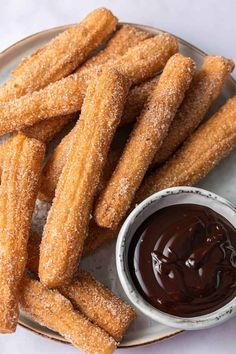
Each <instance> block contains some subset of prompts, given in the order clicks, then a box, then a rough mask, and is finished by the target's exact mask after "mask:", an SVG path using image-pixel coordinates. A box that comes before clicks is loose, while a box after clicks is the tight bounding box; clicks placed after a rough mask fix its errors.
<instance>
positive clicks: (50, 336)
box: [0, 22, 236, 349]
mask: <svg viewBox="0 0 236 354" xmlns="http://www.w3.org/2000/svg"><path fill="white" fill-rule="evenodd" d="M121 25H130V26H134V27H137V28H139V29H141V30H144V31H148V32H151V33H158V32H159V33H163V32H165V33H169V34H170V35H172V36H174V37H175V38H177V39H178V41H179V42H180V43H182V44H184V45H186V46H187V47H189V48H190V49H192V50H194V51H195V52H198V53H199V54H200V55H201V56H203V57H204V56H206V55H208V54H207V53H206V52H205V51H203V50H202V49H200V48H198V47H196V46H195V45H193V44H192V43H190V42H188V41H186V40H184V39H182V38H181V37H178V36H176V35H175V34H173V33H171V32H168V31H164V30H162V29H160V28H157V27H154V26H150V25H143V24H139V23H133V22H118V28H119V27H120V26H121ZM70 26H73V24H68V25H61V26H56V27H51V28H48V29H46V30H42V31H39V32H36V33H33V34H31V35H29V36H27V37H24V38H22V39H20V40H19V41H17V42H15V43H13V44H12V45H10V46H9V47H7V48H5V49H4V50H2V51H1V52H0V61H1V59H2V58H3V57H4V56H5V55H8V54H10V52H11V50H14V49H16V48H18V47H21V45H23V44H24V45H25V44H27V42H28V43H30V42H31V41H32V40H35V39H36V38H37V37H44V36H45V35H46V34H50V33H53V32H58V31H63V30H66V29H67V28H69V27H70ZM229 80H230V81H231V82H232V84H233V85H234V86H235V90H236V79H234V77H233V76H232V75H230V76H229ZM18 324H19V325H20V326H21V327H23V328H25V329H27V330H29V331H31V332H33V333H35V334H38V335H40V336H42V337H44V338H48V339H51V340H54V341H57V342H59V343H63V344H67V345H71V344H70V343H69V342H68V341H66V340H64V339H63V338H62V339H59V338H58V337H57V336H54V335H53V334H48V333H45V332H43V331H41V330H40V329H36V328H34V327H32V326H30V325H28V324H26V323H25V322H24V321H22V320H20V319H19V321H18ZM183 332H184V331H183V330H180V329H176V328H173V333H170V334H168V335H162V336H161V337H159V338H156V339H154V340H147V341H144V342H142V343H137V344H131V345H122V344H121V345H119V346H118V348H119V349H127V348H136V347H142V346H147V345H151V344H154V343H158V342H160V341H163V340H167V339H169V338H172V337H174V336H176V335H178V334H181V333H183Z"/></svg>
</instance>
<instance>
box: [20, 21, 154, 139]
mask: <svg viewBox="0 0 236 354" xmlns="http://www.w3.org/2000/svg"><path fill="white" fill-rule="evenodd" d="M149 37H151V35H150V33H148V32H144V31H141V30H139V29H137V28H135V27H134V26H130V25H124V26H121V28H120V29H119V30H118V31H116V33H115V34H114V36H113V37H112V38H111V39H110V40H109V41H108V43H107V45H106V47H105V49H104V50H101V51H100V52H99V53H98V54H97V55H95V56H94V57H92V58H91V59H89V60H87V61H86V62H85V63H84V64H83V65H82V66H80V67H79V68H78V69H77V70H76V72H77V73H78V75H80V76H83V75H86V71H88V70H94V68H95V67H96V68H97V67H98V65H103V64H105V63H107V62H108V61H112V60H115V59H117V58H118V57H119V56H121V55H124V54H125V53H126V52H127V51H128V49H130V48H132V47H134V46H136V45H137V44H139V43H140V42H141V41H143V40H145V39H147V38H149ZM73 118H74V114H68V115H65V116H61V117H53V118H52V119H49V120H47V121H43V122H40V123H38V124H35V125H34V126H32V127H28V128H25V129H24V131H23V132H24V134H26V135H27V136H29V137H32V138H35V139H39V140H42V141H44V142H49V141H50V140H51V139H52V138H53V137H54V136H55V135H56V134H57V133H58V132H59V131H60V130H61V129H62V128H63V127H64V126H65V125H66V124H67V123H68V122H69V120H71V119H73Z"/></svg>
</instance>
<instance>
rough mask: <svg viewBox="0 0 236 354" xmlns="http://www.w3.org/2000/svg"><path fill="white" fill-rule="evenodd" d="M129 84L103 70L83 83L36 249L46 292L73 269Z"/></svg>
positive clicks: (64, 280)
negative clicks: (68, 145)
mask: <svg viewBox="0 0 236 354" xmlns="http://www.w3.org/2000/svg"><path fill="white" fill-rule="evenodd" d="M128 89H129V84H128V82H127V80H126V79H125V78H124V77H123V75H121V74H120V73H119V72H118V71H116V70H113V69H104V70H103V71H102V72H101V74H100V76H98V77H97V78H96V77H95V78H94V80H92V81H91V82H90V84H89V87H88V90H87V93H86V97H85V101H84V104H83V107H82V112H81V115H80V119H79V120H78V123H77V125H78V131H79V134H77V135H75V139H74V142H73V145H72V146H71V149H70V151H69V154H68V159H67V162H66V164H65V166H64V168H63V171H62V173H61V175H60V178H59V182H58V185H57V189H56V194H55V198H54V200H53V204H52V207H51V209H50V211H49V214H48V218H47V223H46V225H45V228H44V233H43V239H42V243H41V248H40V263H39V276H40V280H41V281H42V283H43V284H45V285H46V286H47V287H59V286H62V285H65V284H67V283H69V282H70V281H71V279H72V277H73V274H74V272H75V269H76V267H77V265H78V262H79V259H80V256H81V253H82V250H83V244H84V240H85V237H86V234H87V228H88V222H89V215H90V213H91V208H92V203H93V198H94V195H95V192H96V188H97V184H98V182H99V178H100V175H101V173H102V170H103V167H104V164H105V161H106V157H107V153H108V149H109V147H110V144H111V141H112V138H113V136H114V133H115V131H116V128H117V126H118V124H119V122H120V119H121V115H122V111H123V107H124V102H125V99H126V96H127V93H128Z"/></svg>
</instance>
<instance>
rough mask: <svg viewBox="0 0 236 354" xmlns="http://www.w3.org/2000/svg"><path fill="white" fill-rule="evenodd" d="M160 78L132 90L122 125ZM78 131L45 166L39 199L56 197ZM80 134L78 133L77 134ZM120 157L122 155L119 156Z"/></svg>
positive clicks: (113, 158)
mask: <svg viewBox="0 0 236 354" xmlns="http://www.w3.org/2000/svg"><path fill="white" fill-rule="evenodd" d="M157 81H158V78H153V79H150V80H148V81H147V82H144V83H142V84H140V85H139V86H134V87H133V88H131V90H130V92H129V94H128V96H127V100H126V103H125V107H124V112H123V116H122V118H121V125H124V124H127V123H131V122H132V121H133V120H134V119H135V118H136V117H137V116H138V115H139V113H140V112H141V110H142V108H143V107H144V104H145V103H146V101H147V98H148V95H150V94H151V92H152V91H153V89H154V87H155V85H156V84H157ZM76 129H77V128H73V129H72V130H71V132H70V133H69V134H68V135H67V136H65V137H64V139H62V141H61V142H60V144H59V145H58V146H57V147H56V148H55V150H54V151H53V153H52V155H51V157H50V158H49V160H48V162H47V164H46V165H45V167H44V169H43V172H42V177H41V187H40V195H39V197H40V198H41V199H43V200H47V201H50V200H52V199H53V197H54V193H55V189H56V186H57V183H58V179H59V177H60V174H61V171H62V169H63V167H64V165H65V163H66V160H67V156H68V152H69V150H70V147H71V145H72V144H73V137H74V135H75V134H76ZM77 133H78V132H77ZM115 155H116V153H115V154H114V153H112V152H111V153H110V154H109V155H108V161H107V163H106V166H105V168H104V173H103V176H104V177H105V179H104V178H103V182H102V181H100V182H101V183H99V189H100V190H101V188H102V187H104V181H106V182H107V181H108V178H107V177H108V176H109V177H110V174H111V173H112V172H113V168H111V164H112V166H115V165H114V161H115V162H117V161H118V159H117V157H116V156H115ZM118 157H120V154H119V155H118ZM0 166H1V150H0Z"/></svg>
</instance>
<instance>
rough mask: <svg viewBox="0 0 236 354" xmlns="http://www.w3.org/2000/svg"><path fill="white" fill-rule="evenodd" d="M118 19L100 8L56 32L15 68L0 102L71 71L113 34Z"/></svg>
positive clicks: (1, 93)
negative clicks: (66, 28) (48, 40)
mask: <svg viewBox="0 0 236 354" xmlns="http://www.w3.org/2000/svg"><path fill="white" fill-rule="evenodd" d="M116 25H117V19H116V17H115V16H113V14H112V13H111V11H109V10H107V9H105V8H100V9H97V10H95V11H93V12H91V13H90V14H89V15H87V16H86V17H85V19H84V20H83V21H81V22H80V23H79V24H77V25H75V26H72V27H70V28H69V29H68V30H66V31H64V32H63V33H61V34H59V35H58V36H57V37H56V38H54V39H53V40H52V41H51V42H50V43H48V44H47V45H46V46H45V47H44V48H42V49H41V50H39V51H37V52H36V53H34V54H33V55H32V56H31V57H29V58H28V59H27V60H25V61H24V62H23V63H22V64H21V65H20V67H19V69H18V70H17V69H16V70H15V74H14V73H13V76H12V77H11V78H10V79H9V80H8V81H7V82H6V83H5V84H4V85H2V86H1V88H0V102H6V101H9V100H11V99H15V98H17V97H20V96H23V95H25V94H27V93H29V92H30V93H31V92H33V91H36V90H39V89H41V88H43V87H46V86H47V85H48V84H50V83H52V82H55V81H57V80H60V79H61V78H63V77H65V76H67V75H69V74H70V73H72V72H73V71H74V70H75V69H76V68H77V67H78V66H79V65H80V64H82V63H83V62H84V61H85V59H86V58H88V57H89V56H90V55H91V54H92V53H93V51H95V50H96V49H97V48H98V47H99V45H100V44H101V43H102V42H103V41H104V40H105V39H106V37H107V36H108V35H109V34H110V33H112V32H113V31H114V30H115V28H116Z"/></svg>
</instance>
